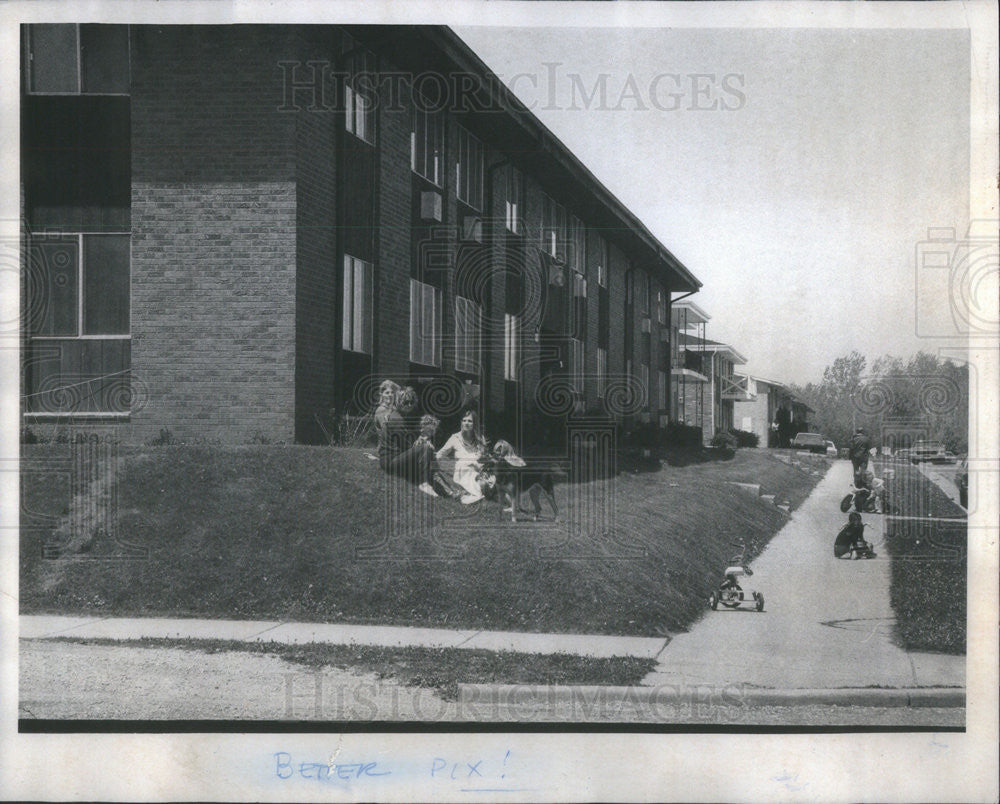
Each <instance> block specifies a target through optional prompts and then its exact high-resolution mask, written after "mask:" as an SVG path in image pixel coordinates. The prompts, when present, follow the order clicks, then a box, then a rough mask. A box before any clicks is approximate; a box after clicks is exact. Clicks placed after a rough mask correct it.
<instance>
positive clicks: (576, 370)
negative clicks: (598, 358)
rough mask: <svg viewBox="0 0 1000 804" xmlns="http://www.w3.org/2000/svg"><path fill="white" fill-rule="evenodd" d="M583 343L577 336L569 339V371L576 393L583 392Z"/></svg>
mask: <svg viewBox="0 0 1000 804" xmlns="http://www.w3.org/2000/svg"><path fill="white" fill-rule="evenodd" d="M584 359H585V353H584V344H583V341H582V340H580V339H579V338H570V339H569V373H570V379H571V381H572V383H573V387H574V388H575V389H576V391H577V393H581V394H582V393H583V384H584V379H585V370H584V366H585V363H584Z"/></svg>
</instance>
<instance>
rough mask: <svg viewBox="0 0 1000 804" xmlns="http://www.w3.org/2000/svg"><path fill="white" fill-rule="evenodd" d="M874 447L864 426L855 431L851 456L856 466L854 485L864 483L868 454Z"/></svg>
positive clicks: (859, 486)
mask: <svg viewBox="0 0 1000 804" xmlns="http://www.w3.org/2000/svg"><path fill="white" fill-rule="evenodd" d="M871 448H872V440H871V439H870V438H869V437H868V433H866V432H865V430H864V428H863V427H859V428H858V429H857V430H855V431H854V436H853V437H852V438H851V447H850V456H851V465H852V466H853V467H854V485H855V487H856V488H861V487H862V485H863V484H864V477H865V471H866V470H867V469H868V454H869V452H870V451H871Z"/></svg>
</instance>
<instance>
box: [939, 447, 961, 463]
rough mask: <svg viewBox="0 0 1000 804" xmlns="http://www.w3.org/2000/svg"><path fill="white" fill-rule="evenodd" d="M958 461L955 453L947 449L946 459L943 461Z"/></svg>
mask: <svg viewBox="0 0 1000 804" xmlns="http://www.w3.org/2000/svg"><path fill="white" fill-rule="evenodd" d="M957 462H958V458H956V457H955V453H954V452H951V451H949V450H945V452H944V460H943V461H942V463H957Z"/></svg>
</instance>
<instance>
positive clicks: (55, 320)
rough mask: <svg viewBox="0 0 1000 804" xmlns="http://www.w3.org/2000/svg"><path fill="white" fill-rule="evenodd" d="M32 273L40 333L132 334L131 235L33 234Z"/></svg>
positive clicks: (30, 254) (37, 328) (31, 251)
mask: <svg viewBox="0 0 1000 804" xmlns="http://www.w3.org/2000/svg"><path fill="white" fill-rule="evenodd" d="M29 259H30V265H31V273H32V275H33V277H34V278H35V279H36V282H35V285H36V286H37V291H38V293H39V299H38V302H37V307H36V309H38V310H39V311H41V314H40V315H39V316H38V317H37V318H32V319H30V320H29V324H32V323H33V324H35V325H36V326H35V327H34V331H33V332H32V333H31V334H33V335H36V336H52V337H81V336H104V335H128V334H129V306H130V259H129V235H127V234H73V235H45V236H44V237H43V238H38V237H35V238H32V241H31V246H30V253H29Z"/></svg>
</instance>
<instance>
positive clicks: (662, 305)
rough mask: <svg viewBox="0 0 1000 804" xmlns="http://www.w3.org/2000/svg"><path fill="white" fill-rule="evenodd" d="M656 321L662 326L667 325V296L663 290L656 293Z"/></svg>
mask: <svg viewBox="0 0 1000 804" xmlns="http://www.w3.org/2000/svg"><path fill="white" fill-rule="evenodd" d="M656 320H657V321H659V322H660V324H666V323H667V294H666V293H664V292H663V291H662V290H658V291H656Z"/></svg>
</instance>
